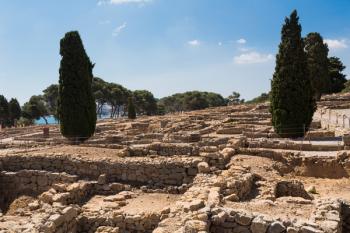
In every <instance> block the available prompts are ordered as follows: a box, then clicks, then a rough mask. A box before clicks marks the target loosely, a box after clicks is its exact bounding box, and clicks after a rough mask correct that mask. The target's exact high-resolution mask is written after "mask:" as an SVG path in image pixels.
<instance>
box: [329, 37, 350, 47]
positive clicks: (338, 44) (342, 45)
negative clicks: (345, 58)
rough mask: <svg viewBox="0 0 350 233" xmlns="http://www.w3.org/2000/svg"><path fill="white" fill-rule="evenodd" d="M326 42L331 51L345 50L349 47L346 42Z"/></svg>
mask: <svg viewBox="0 0 350 233" xmlns="http://www.w3.org/2000/svg"><path fill="white" fill-rule="evenodd" d="M324 42H325V43H326V44H328V47H329V48H330V49H345V48H347V47H348V45H347V43H346V40H344V39H342V40H336V39H334V40H333V39H325V40H324Z"/></svg>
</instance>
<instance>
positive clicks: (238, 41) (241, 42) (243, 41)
mask: <svg viewBox="0 0 350 233" xmlns="http://www.w3.org/2000/svg"><path fill="white" fill-rule="evenodd" d="M236 42H237V43H238V44H245V43H247V41H246V39H244V38H241V39H239V40H237V41H236Z"/></svg>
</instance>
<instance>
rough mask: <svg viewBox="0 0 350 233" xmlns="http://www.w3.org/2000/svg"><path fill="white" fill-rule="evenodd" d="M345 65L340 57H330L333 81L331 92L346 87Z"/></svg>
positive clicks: (329, 70) (330, 71)
mask: <svg viewBox="0 0 350 233" xmlns="http://www.w3.org/2000/svg"><path fill="white" fill-rule="evenodd" d="M344 69H345V66H344V65H343V63H342V62H341V61H340V59H339V58H338V57H330V58H329V59H328V73H329V78H330V82H331V87H330V93H337V92H340V91H342V90H343V89H344V88H345V83H346V81H347V80H346V75H345V74H343V71H344Z"/></svg>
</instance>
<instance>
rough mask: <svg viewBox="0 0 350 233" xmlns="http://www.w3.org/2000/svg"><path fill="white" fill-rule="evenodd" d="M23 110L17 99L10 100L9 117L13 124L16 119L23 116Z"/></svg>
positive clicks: (12, 124)
mask: <svg viewBox="0 0 350 233" xmlns="http://www.w3.org/2000/svg"><path fill="white" fill-rule="evenodd" d="M21 114H22V110H21V106H20V105H19V103H18V101H17V99H14V98H12V99H11V100H10V102H9V119H10V124H11V126H14V125H15V121H16V120H18V119H19V118H20V117H21Z"/></svg>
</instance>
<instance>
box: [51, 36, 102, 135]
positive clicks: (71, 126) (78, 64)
mask: <svg viewBox="0 0 350 233" xmlns="http://www.w3.org/2000/svg"><path fill="white" fill-rule="evenodd" d="M60 54H61V56H62V59H61V65H60V70H59V73H60V78H59V90H58V92H59V96H58V115H59V119H60V127H61V133H62V135H63V136H65V137H66V138H69V139H71V140H75V141H84V140H86V139H88V138H89V137H91V136H92V135H93V134H94V132H95V127H96V103H95V99H94V97H93V95H92V88H91V84H92V78H93V75H92V69H93V67H94V65H93V64H92V63H91V61H90V59H89V57H88V56H87V54H86V52H85V49H84V46H83V43H82V40H81V38H80V35H79V33H78V32H77V31H72V32H68V33H66V34H65V36H64V37H63V38H62V39H61V41H60Z"/></svg>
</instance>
